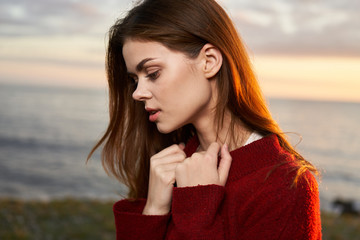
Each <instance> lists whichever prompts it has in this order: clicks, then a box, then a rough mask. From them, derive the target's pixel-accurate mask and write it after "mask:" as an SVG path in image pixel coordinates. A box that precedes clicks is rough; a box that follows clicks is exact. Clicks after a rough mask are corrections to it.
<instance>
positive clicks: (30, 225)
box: [0, 197, 360, 240]
mask: <svg viewBox="0 0 360 240" xmlns="http://www.w3.org/2000/svg"><path fill="white" fill-rule="evenodd" d="M115 201H117V200H109V199H107V200H104V199H79V198H62V199H53V200H49V201H41V200H40V201H39V200H20V199H14V198H2V197H0V239H43V238H42V237H43V236H56V238H57V239H90V240H91V239H104V240H107V239H115V226H114V217H113V212H112V206H113V204H114V203H115ZM321 221H322V232H323V239H329V240H331V239H358V237H359V236H360V216H359V215H357V216H355V215H340V214H336V213H329V212H326V211H322V212H321Z"/></svg>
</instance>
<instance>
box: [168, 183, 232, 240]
mask: <svg viewBox="0 0 360 240" xmlns="http://www.w3.org/2000/svg"><path fill="white" fill-rule="evenodd" d="M224 196H225V188H224V187H222V186H218V185H206V186H196V187H184V188H174V191H173V201H172V220H173V229H172V231H171V233H172V236H176V237H175V238H176V239H189V240H191V239H217V240H221V239H224V227H223V219H222V217H221V216H220V214H219V211H220V208H221V206H222V202H223V199H224ZM170 238H171V237H170Z"/></svg>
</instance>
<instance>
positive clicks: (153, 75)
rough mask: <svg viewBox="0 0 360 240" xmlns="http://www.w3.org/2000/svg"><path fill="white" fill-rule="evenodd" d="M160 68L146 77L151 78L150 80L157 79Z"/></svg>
mask: <svg viewBox="0 0 360 240" xmlns="http://www.w3.org/2000/svg"><path fill="white" fill-rule="evenodd" d="M159 72H160V71H159V70H157V71H155V72H153V73H149V74H148V75H147V76H146V77H147V78H149V79H150V80H156V79H157V78H158V77H159Z"/></svg>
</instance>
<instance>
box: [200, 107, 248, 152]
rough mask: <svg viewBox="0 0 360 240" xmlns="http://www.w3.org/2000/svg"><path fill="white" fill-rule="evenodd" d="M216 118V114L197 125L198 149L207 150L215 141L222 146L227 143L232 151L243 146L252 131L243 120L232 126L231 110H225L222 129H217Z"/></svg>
mask: <svg viewBox="0 0 360 240" xmlns="http://www.w3.org/2000/svg"><path fill="white" fill-rule="evenodd" d="M214 119H215V116H213V117H209V118H207V119H206V120H205V121H203V122H202V123H201V124H197V125H195V128H196V132H197V136H198V139H199V142H200V145H199V148H198V150H197V151H206V150H207V149H208V147H209V146H210V144H211V143H213V142H217V143H218V144H220V146H222V145H224V144H225V143H226V144H227V145H228V146H229V150H230V151H232V150H234V149H237V148H239V147H241V146H243V145H244V144H245V142H246V140H247V139H248V137H249V136H250V134H251V131H250V130H249V129H247V128H246V127H245V126H244V124H243V123H241V122H238V123H235V126H234V127H233V128H232V126H231V114H230V112H229V111H225V115H224V121H223V124H222V125H221V129H218V130H217V128H216V124H215V121H214Z"/></svg>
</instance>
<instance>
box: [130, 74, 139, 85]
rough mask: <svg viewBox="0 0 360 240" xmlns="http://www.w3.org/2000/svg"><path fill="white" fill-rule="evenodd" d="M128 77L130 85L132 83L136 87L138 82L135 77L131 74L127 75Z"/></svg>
mask: <svg viewBox="0 0 360 240" xmlns="http://www.w3.org/2000/svg"><path fill="white" fill-rule="evenodd" d="M128 79H129V82H130V83H131V85H134V86H135V87H136V85H137V83H138V79H137V77H135V76H132V75H128Z"/></svg>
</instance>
